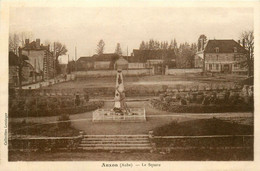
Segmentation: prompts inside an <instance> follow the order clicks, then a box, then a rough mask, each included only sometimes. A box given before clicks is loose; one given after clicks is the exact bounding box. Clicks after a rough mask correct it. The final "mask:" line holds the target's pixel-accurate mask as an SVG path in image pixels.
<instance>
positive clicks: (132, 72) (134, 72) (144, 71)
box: [75, 68, 153, 78]
mask: <svg viewBox="0 0 260 171" xmlns="http://www.w3.org/2000/svg"><path fill="white" fill-rule="evenodd" d="M116 72H117V71H116V70H89V71H77V72H76V73H75V74H76V77H77V78H83V77H104V76H115V75H116ZM152 72H153V71H152V69H151V68H139V69H127V70H123V75H124V76H138V75H152Z"/></svg>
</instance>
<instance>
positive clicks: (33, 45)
mask: <svg viewBox="0 0 260 171" xmlns="http://www.w3.org/2000/svg"><path fill="white" fill-rule="evenodd" d="M22 49H23V50H48V46H43V45H40V47H39V48H37V47H36V42H35V41H32V42H31V43H29V44H27V45H25V46H24V47H23V48H22Z"/></svg>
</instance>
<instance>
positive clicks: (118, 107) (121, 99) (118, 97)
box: [114, 70, 129, 114]
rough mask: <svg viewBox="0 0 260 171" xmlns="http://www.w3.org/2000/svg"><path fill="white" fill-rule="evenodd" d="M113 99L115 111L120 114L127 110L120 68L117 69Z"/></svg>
mask: <svg viewBox="0 0 260 171" xmlns="http://www.w3.org/2000/svg"><path fill="white" fill-rule="evenodd" d="M114 100H115V105H114V111H115V112H119V113H121V114H124V113H128V112H129V110H128V108H127V105H126V102H125V89H124V82H123V74H122V70H118V71H117V75H116V91H115V99H114Z"/></svg>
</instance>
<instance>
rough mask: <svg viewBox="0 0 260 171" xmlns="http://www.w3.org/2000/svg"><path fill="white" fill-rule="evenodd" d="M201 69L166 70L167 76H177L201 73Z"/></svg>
mask: <svg viewBox="0 0 260 171" xmlns="http://www.w3.org/2000/svg"><path fill="white" fill-rule="evenodd" d="M200 72H202V69H201V68H191V69H168V68H166V70H165V75H177V74H188V73H200Z"/></svg>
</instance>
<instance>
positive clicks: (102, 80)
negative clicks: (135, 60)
mask: <svg viewBox="0 0 260 171" xmlns="http://www.w3.org/2000/svg"><path fill="white" fill-rule="evenodd" d="M244 78H246V76H243V75H242V76H241V75H215V76H214V77H208V76H201V75H200V74H184V75H174V76H173V75H153V76H131V77H124V84H125V87H126V88H131V87H135V86H138V87H141V86H142V85H138V83H143V82H151V81H154V82H155V83H156V84H154V85H153V84H149V85H146V86H145V87H150V88H154V89H156V88H158V87H160V88H161V86H162V85H168V86H181V85H182V86H185V85H186V83H185V82H183V83H181V84H179V83H176V84H175V83H174V81H177V82H180V81H191V82H192V84H191V85H192V86H196V85H199V84H200V85H201V84H203V85H208V84H216V83H217V84H233V83H237V82H239V81H240V80H243V79H244ZM115 80H116V78H115V76H114V77H92V78H86V79H85V80H79V81H69V82H64V83H60V84H56V85H53V86H52V87H48V88H52V89H63V88H64V89H66V88H77V89H82V88H89V87H93V88H94V87H114V86H115ZM158 82H159V83H160V84H158ZM187 85H190V84H187Z"/></svg>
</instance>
